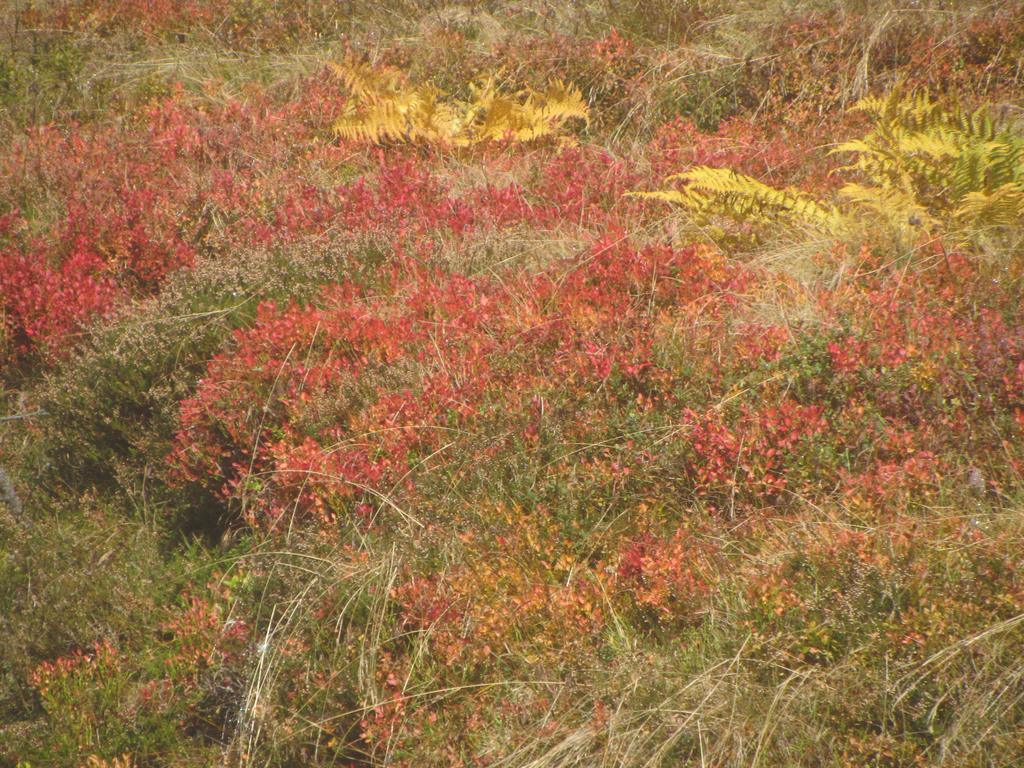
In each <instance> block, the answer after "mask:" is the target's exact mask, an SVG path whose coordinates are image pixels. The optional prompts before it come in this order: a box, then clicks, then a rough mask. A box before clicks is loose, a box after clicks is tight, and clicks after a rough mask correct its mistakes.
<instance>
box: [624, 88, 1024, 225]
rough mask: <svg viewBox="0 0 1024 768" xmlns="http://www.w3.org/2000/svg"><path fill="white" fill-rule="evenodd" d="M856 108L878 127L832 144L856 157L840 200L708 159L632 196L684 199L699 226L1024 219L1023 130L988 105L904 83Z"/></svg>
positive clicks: (986, 222)
mask: <svg viewBox="0 0 1024 768" xmlns="http://www.w3.org/2000/svg"><path fill="white" fill-rule="evenodd" d="M854 109H857V110H862V111H864V112H866V113H867V114H868V115H869V116H870V117H871V118H872V128H871V130H870V131H869V132H868V133H867V135H865V136H864V137H862V138H860V139H855V140H852V141H847V142H844V143H842V144H840V145H839V146H837V147H836V148H835V149H833V150H832V153H843V154H849V155H852V156H853V159H852V162H851V163H850V164H849V165H847V166H845V167H843V168H840V169H839V170H840V171H841V172H845V173H849V174H852V175H853V180H851V181H850V182H849V183H847V184H845V185H844V186H843V187H842V188H841V189H840V190H839V201H838V204H836V205H833V204H831V203H826V202H821V201H817V200H815V199H813V198H812V197H810V196H809V195H807V194H806V193H804V192H801V191H799V190H795V189H775V188H774V187H770V186H768V185H767V184H764V183H762V182H760V181H758V180H757V179H754V178H751V177H750V176H745V175H743V174H740V173H736V172H735V171H732V170H729V169H726V168H710V167H707V166H697V167H694V168H691V169H690V170H688V171H686V172H684V173H679V174H675V175H673V176H670V177H668V179H666V181H667V182H669V183H672V184H673V186H671V187H669V188H667V189H662V190H658V191H654V192H639V193H633V194H634V195H635V196H639V197H648V198H654V199H658V200H663V201H666V202H669V203H673V204H676V205H680V206H682V207H684V208H686V209H687V210H688V211H689V212H690V213H691V214H692V215H693V216H694V217H695V219H696V220H697V221H698V222H699V223H706V222H708V221H711V220H713V219H715V218H716V217H719V218H726V219H731V220H733V221H736V222H739V223H742V224H747V225H752V226H754V227H765V226H769V225H772V226H775V227H779V226H786V225H794V224H797V225H800V226H802V227H810V228H813V229H817V230H820V231H822V232H824V233H828V234H832V235H840V234H842V233H846V232H849V231H851V230H854V229H862V228H863V227H865V226H868V227H876V226H879V225H881V226H883V227H885V228H887V229H896V230H898V231H903V232H914V231H921V230H922V228H923V229H924V230H929V231H930V230H937V229H941V230H944V231H946V232H948V233H951V234H955V235H960V234H966V233H971V232H975V231H977V230H980V229H984V228H986V227H992V226H1011V225H1019V224H1020V223H1021V222H1022V219H1024V137H1022V136H1021V135H1020V134H1019V133H1015V132H1013V131H1011V130H1010V129H1008V128H1000V127H998V126H997V125H996V122H995V121H994V120H993V118H992V117H991V115H990V113H989V111H988V110H987V109H985V108H980V109H977V110H974V111H972V112H968V111H965V110H963V109H961V108H960V107H956V106H954V107H945V106H943V105H941V104H940V103H938V102H936V101H934V100H932V98H931V97H930V96H929V95H928V93H926V92H922V93H917V94H913V95H904V94H902V93H901V92H900V91H899V90H894V91H893V92H891V93H889V94H888V95H886V96H880V97H878V96H871V97H868V98H865V99H862V100H861V101H860V102H858V103H857V104H856V105H855V106H854Z"/></svg>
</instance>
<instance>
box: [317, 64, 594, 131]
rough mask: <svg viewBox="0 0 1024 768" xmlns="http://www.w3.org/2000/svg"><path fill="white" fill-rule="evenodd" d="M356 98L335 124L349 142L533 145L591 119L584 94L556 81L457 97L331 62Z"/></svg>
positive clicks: (493, 81) (489, 84)
mask: <svg viewBox="0 0 1024 768" xmlns="http://www.w3.org/2000/svg"><path fill="white" fill-rule="evenodd" d="M331 67H332V69H333V70H334V72H335V74H337V75H338V77H339V79H340V80H341V82H342V84H343V86H344V87H345V88H346V90H347V91H348V92H349V95H350V97H351V98H350V101H349V103H348V105H347V107H346V109H345V112H344V113H343V114H342V115H341V116H340V117H339V118H338V119H337V120H336V121H335V123H334V131H335V133H336V134H337V135H338V136H340V137H341V138H343V139H348V140H354V141H362V142H368V143H383V142H396V143H400V142H411V143H443V144H449V145H452V146H470V145H473V144H480V143H482V142H489V141H501V140H513V141H533V140H535V139H540V138H544V137H549V136H558V135H560V134H561V133H562V131H563V130H564V128H565V124H566V123H567V122H568V121H569V120H573V119H578V120H582V121H584V122H588V121H589V119H590V113H589V110H588V108H587V104H586V101H584V99H583V94H582V93H581V92H580V90H579V89H578V88H576V87H575V86H573V85H570V84H566V83H564V82H562V81H560V80H554V81H552V82H551V83H550V84H549V85H548V87H547V88H546V89H545V90H544V91H540V92H538V91H534V90H532V89H529V88H525V89H522V90H520V91H518V92H515V93H508V92H505V91H504V90H503V89H502V88H501V87H500V85H499V84H498V81H497V78H496V77H494V76H492V77H489V78H487V79H485V80H483V81H482V82H480V83H477V84H475V85H473V86H471V87H470V89H469V90H470V96H471V97H470V98H469V99H468V100H460V99H455V98H453V97H451V96H449V95H448V94H446V93H444V92H443V91H441V90H440V89H438V88H436V87H435V86H434V85H432V84H429V83H427V84H419V85H412V84H409V83H408V82H407V79H406V78H405V76H404V75H403V73H401V72H399V71H398V70H395V69H391V68H388V67H380V68H374V67H372V66H370V65H368V64H365V63H360V62H355V61H353V60H348V61H346V62H345V63H342V64H332V65H331Z"/></svg>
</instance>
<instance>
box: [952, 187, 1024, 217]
mask: <svg viewBox="0 0 1024 768" xmlns="http://www.w3.org/2000/svg"><path fill="white" fill-rule="evenodd" d="M954 213H955V215H956V217H957V218H958V219H960V220H962V221H969V222H972V223H974V224H976V225H977V226H1008V225H1019V224H1020V223H1021V222H1022V221H1024V183H1021V182H1010V183H1007V184H1004V185H1002V186H1001V187H998V188H997V189H995V190H993V191H992V192H991V193H986V192H969V193H968V194H966V195H964V198H963V202H962V203H961V204H960V206H959V207H958V208H957V209H956V211H954Z"/></svg>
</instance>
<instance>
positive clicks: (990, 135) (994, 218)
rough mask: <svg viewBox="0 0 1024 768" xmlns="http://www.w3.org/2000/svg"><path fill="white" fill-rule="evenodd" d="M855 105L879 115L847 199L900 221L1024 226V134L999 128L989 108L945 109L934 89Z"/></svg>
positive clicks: (857, 159)
mask: <svg viewBox="0 0 1024 768" xmlns="http://www.w3.org/2000/svg"><path fill="white" fill-rule="evenodd" d="M854 109H859V110H862V111H864V112H866V113H867V114H868V115H870V117H871V118H872V122H873V127H872V130H871V131H870V132H869V133H868V134H867V135H866V136H864V137H863V138H861V139H857V140H854V141H848V142H845V143H843V144H840V145H839V146H838V147H836V148H835V149H834V150H832V151H833V153H836V152H839V153H851V154H852V155H853V156H854V159H853V162H852V163H851V164H850V165H848V166H846V168H845V169H844V170H848V171H855V172H857V173H858V174H859V176H860V177H861V178H863V179H864V181H863V182H859V181H858V182H851V183H848V184H846V185H845V186H844V187H843V188H842V189H841V190H840V195H841V196H842V198H843V199H844V200H846V201H848V202H850V203H853V204H854V205H855V206H856V207H859V208H862V209H867V210H870V211H873V212H876V213H878V214H880V215H882V216H886V217H888V218H890V219H894V220H908V219H912V220H915V221H920V222H921V224H923V225H933V226H943V227H950V228H953V229H957V230H969V229H973V228H978V227H986V226H998V225H1011V224H1018V223H1020V220H1021V217H1022V216H1024V137H1022V136H1021V135H1019V134H1015V133H1013V132H1011V131H1009V130H1006V129H999V128H998V127H997V126H996V124H995V121H994V120H993V119H992V117H991V115H990V113H989V110H987V109H986V108H984V107H982V108H980V109H977V110H975V111H973V112H967V111H965V110H963V109H961V108H960V107H951V108H950V107H944V106H942V105H941V104H940V103H938V102H937V101H934V100H933V99H932V98H931V97H930V96H929V95H928V94H927V93H919V94H916V95H913V96H908V97H905V96H902V95H901V94H900V92H899V91H893V92H892V93H890V94H889V95H888V96H884V97H868V98H865V99H862V100H861V101H860V102H858V103H857V104H856V105H855V107H854Z"/></svg>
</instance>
